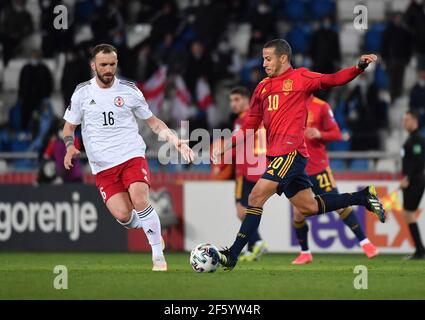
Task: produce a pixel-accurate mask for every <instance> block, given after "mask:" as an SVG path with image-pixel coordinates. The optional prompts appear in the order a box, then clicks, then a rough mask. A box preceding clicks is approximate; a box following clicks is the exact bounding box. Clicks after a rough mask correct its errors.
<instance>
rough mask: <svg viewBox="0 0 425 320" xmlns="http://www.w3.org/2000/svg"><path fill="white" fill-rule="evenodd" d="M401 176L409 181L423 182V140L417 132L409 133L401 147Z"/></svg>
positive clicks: (424, 166)
mask: <svg viewBox="0 0 425 320" xmlns="http://www.w3.org/2000/svg"><path fill="white" fill-rule="evenodd" d="M403 151H404V152H403V168H402V172H403V175H405V176H407V177H408V179H409V181H422V182H423V181H424V180H425V174H424V169H425V139H424V138H423V137H422V136H421V135H420V134H419V131H418V130H416V131H413V132H412V133H410V135H409V137H408V138H407V140H406V142H405V143H404V145H403Z"/></svg>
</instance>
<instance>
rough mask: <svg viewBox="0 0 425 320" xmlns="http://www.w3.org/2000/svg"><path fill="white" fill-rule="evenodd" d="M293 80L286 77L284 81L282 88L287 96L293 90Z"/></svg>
mask: <svg viewBox="0 0 425 320" xmlns="http://www.w3.org/2000/svg"><path fill="white" fill-rule="evenodd" d="M293 82H294V81H293V80H291V79H286V80H285V81H283V88H282V90H283V94H284V95H285V96H287V95H288V94H289V92H290V91H292V83H293Z"/></svg>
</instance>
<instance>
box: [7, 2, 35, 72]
mask: <svg viewBox="0 0 425 320" xmlns="http://www.w3.org/2000/svg"><path fill="white" fill-rule="evenodd" d="M25 5H26V0H13V1H11V4H10V5H9V6H7V7H6V8H4V10H3V11H2V12H1V16H0V41H1V43H2V45H3V63H4V65H5V66H7V64H8V63H9V60H10V59H11V58H12V57H13V56H15V55H16V54H17V53H18V51H19V47H20V46H21V44H22V43H23V41H24V39H25V38H26V37H28V36H29V35H31V33H32V32H33V29H34V26H33V21H32V17H31V14H30V13H29V12H28V11H27V10H26V8H25Z"/></svg>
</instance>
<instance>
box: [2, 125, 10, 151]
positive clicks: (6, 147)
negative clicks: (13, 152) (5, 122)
mask: <svg viewBox="0 0 425 320" xmlns="http://www.w3.org/2000/svg"><path fill="white" fill-rule="evenodd" d="M10 143H11V139H10V135H9V132H8V131H7V130H0V152H7V151H10Z"/></svg>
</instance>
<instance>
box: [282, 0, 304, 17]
mask: <svg viewBox="0 0 425 320" xmlns="http://www.w3.org/2000/svg"><path fill="white" fill-rule="evenodd" d="M306 9H307V2H306V1H305V0H291V1H288V0H287V1H285V3H284V4H283V15H284V16H285V17H286V18H287V19H288V20H290V21H292V22H296V21H303V20H304V18H305V16H306Z"/></svg>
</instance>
